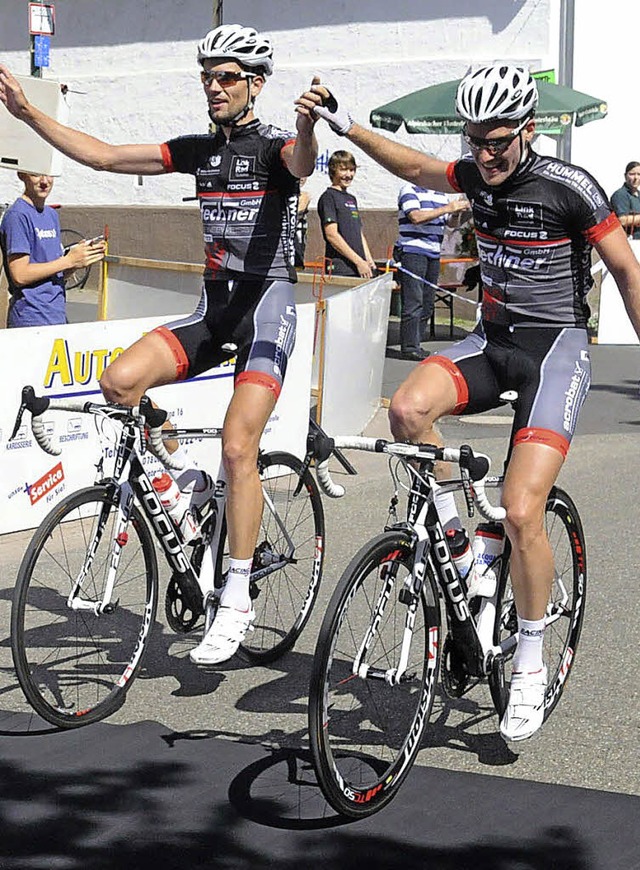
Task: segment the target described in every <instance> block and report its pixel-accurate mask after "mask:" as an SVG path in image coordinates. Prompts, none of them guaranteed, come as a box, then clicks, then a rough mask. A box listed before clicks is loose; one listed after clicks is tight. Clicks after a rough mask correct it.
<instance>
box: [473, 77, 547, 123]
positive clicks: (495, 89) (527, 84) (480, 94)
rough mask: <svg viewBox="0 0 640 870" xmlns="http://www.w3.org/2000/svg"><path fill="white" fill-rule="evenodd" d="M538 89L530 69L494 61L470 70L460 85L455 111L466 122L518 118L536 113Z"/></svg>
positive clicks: (515, 119)
mask: <svg viewBox="0 0 640 870" xmlns="http://www.w3.org/2000/svg"><path fill="white" fill-rule="evenodd" d="M537 104H538V89H537V87H536V83H535V81H534V79H533V78H532V77H531V74H530V73H529V70H528V69H525V67H522V66H512V65H511V64H505V63H502V64H498V63H497V64H492V65H491V66H483V67H480V69H477V70H475V71H474V72H470V73H467V75H466V76H465V77H464V78H463V79H462V81H461V82H460V84H459V85H458V91H457V93H456V111H457V112H458V114H459V115H461V116H462V117H463V118H464V119H465V120H466V121H471V122H472V123H474V124H482V123H483V122H484V121H498V120H505V121H518V120H520V119H522V118H526V117H528V116H529V115H533V113H534V112H535V109H536V106H537Z"/></svg>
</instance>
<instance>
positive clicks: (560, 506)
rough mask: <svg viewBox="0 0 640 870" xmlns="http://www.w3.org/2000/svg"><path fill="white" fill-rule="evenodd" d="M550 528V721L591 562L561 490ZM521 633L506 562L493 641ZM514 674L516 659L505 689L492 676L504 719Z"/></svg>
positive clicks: (550, 501) (553, 498)
mask: <svg viewBox="0 0 640 870" xmlns="http://www.w3.org/2000/svg"><path fill="white" fill-rule="evenodd" d="M545 527H546V530H547V536H548V538H549V543H550V545H551V551H552V553H553V561H554V576H553V584H552V587H551V596H550V598H549V604H548V605H547V613H546V628H545V633H544V647H543V652H542V657H543V659H544V662H545V664H546V666H547V671H548V683H547V691H546V693H545V701H544V705H545V710H544V718H545V720H546V719H547V718H548V717H549V716H550V715H551V713H552V712H553V710H554V708H555V706H556V704H557V703H558V701H559V700H560V696H561V695H562V692H563V690H564V688H565V685H566V682H567V679H568V677H569V674H570V672H571V668H572V666H573V663H574V659H575V654H576V649H577V647H578V641H579V640H580V632H581V630H582V622H583V619H584V607H585V597H586V592H587V558H586V546H585V539H584V532H583V530H582V523H581V521H580V516H579V514H578V510H577V508H576V506H575V505H574V503H573V501H572V500H571V498H570V497H569V496H568V495H567V493H566V492H564V491H563V490H562V489H559V488H558V487H554V488H553V489H552V490H551V492H550V493H549V497H548V498H547V504H546V507H545ZM517 630H518V622H517V614H516V606H515V600H514V595H513V588H512V586H511V578H510V576H509V563H508V561H507V563H506V565H505V567H504V570H503V571H502V573H501V576H500V582H499V586H498V599H497V605H496V625H495V632H494V642H495V643H500V641H502V640H504V639H505V638H507V637H509V636H511V635H513V634H514V633H515V632H517ZM510 674H511V657H509V658H508V659H507V661H506V662H505V684H504V685H501V684H500V683H499V681H498V675H497V674H496V673H491V674H490V675H489V687H490V689H491V695H492V698H493V701H494V705H495V707H496V710H497V712H498V715H499V716H500V717H502V715H503V713H504V710H505V706H506V702H507V700H508V691H507V684H508V682H509V680H510Z"/></svg>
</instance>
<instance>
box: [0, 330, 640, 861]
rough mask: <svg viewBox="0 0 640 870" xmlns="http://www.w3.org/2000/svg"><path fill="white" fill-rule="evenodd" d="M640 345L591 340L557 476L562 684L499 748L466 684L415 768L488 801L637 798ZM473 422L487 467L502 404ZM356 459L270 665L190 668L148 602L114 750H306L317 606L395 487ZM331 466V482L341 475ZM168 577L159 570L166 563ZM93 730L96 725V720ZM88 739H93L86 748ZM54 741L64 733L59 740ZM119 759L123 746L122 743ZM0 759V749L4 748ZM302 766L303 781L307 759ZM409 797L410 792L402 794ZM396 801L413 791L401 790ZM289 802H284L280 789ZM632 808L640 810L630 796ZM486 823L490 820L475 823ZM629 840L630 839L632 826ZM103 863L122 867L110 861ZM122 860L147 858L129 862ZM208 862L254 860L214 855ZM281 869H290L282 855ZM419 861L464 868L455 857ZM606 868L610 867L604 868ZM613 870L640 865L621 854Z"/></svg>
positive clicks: (4, 681)
mask: <svg viewBox="0 0 640 870" xmlns="http://www.w3.org/2000/svg"><path fill="white" fill-rule="evenodd" d="M426 346H427V347H437V346H438V345H437V344H432V345H426ZM639 353H640V351H639V350H638V349H637V348H612V347H606V348H605V347H598V346H594V347H593V348H592V358H593V375H594V377H593V387H592V390H591V393H590V396H589V398H588V400H587V403H586V405H585V408H584V410H583V413H582V417H581V420H580V425H579V429H578V433H577V435H576V437H575V439H574V443H573V445H572V448H571V451H570V453H569V457H568V460H567V462H566V464H565V467H564V469H563V471H562V473H561V481H560V482H561V484H562V485H563V486H564V487H565V488H566V489H567V490H568V492H569V493H570V494H571V495H572V497H573V498H574V501H575V502H576V504H577V505H578V508H579V510H580V513H581V516H582V519H583V524H584V527H585V532H586V537H587V544H588V553H587V556H588V583H589V585H588V598H587V608H586V617H585V624H584V628H583V633H582V638H581V642H580V646H579V649H578V652H577V656H576V662H575V666H574V670H573V674H572V678H571V680H570V681H569V685H568V688H567V690H566V692H565V694H564V695H563V698H562V700H561V702H560V704H559V706H558V708H557V709H556V711H555V712H554V714H553V716H552V717H551V718H550V719H549V721H548V722H547V723H546V724H545V726H544V728H543V729H542V730H541V732H540V733H539V734H538V735H536V736H535V737H534V738H533V739H532V740H530V741H526V742H525V743H524V744H518V745H517V746H515V747H513V746H512V747H509V746H507V745H506V744H505V743H504V742H503V741H502V740H501V739H500V737H499V736H498V735H497V719H496V716H495V714H494V712H493V708H492V705H491V701H490V698H489V695H488V691H487V690H486V689H485V688H483V687H477V688H476V689H474V690H472V692H471V693H470V694H468V695H466V696H464V697H463V698H462V699H460V700H458V701H452V700H450V699H446V698H445V697H444V696H439V697H438V699H437V701H436V705H435V707H434V712H433V715H432V719H431V727H430V729H429V731H428V734H427V737H426V739H425V741H424V746H423V749H422V750H421V752H420V755H419V759H418V765H420V766H421V768H422V769H423V770H424V772H425V775H426V774H428V773H429V771H433V770H440V771H451V772H460V773H465V774H470V775H479V774H485V775H489V776H494V777H499V778H501V779H500V780H496V793H495V798H496V799H498V798H499V795H500V794H503V793H504V792H503V786H502V785H501V783H503V782H504V778H506V779H507V780H514V781H523V782H536V783H543V784H544V783H546V784H553V785H555V786H573V787H581V788H583V789H589V790H593V793H594V794H603V795H606V794H607V793H619V794H620V795H630V796H632V795H633V796H639V795H640V765H639V764H638V745H639V738H640V679H639V678H638V651H637V635H638V616H637V607H636V601H637V589H638V582H639V581H638V566H640V540H639V536H638V535H637V533H636V528H637V515H638V507H637V498H636V493H637V491H638V484H637V476H638V474H637V465H638V461H637V456H638V443H637V425H638V424H637V420H638V419H639V418H640V413H639V412H640V400H639V398H638V389H637V388H638V376H639V369H640V367H639V366H638V360H639V359H640V357H639ZM410 365H411V364H410V363H406V362H403V361H401V360H397V359H393V358H389V359H388V360H387V365H386V368H385V383H384V388H383V393H384V395H385V396H387V397H389V396H390V395H391V394H392V393H393V390H394V389H395V386H396V385H397V384H398V383H399V382H400V381H401V380H402V379H403V378H404V377H405V376H406V373H407V372H408V370H409V367H410ZM482 417H483V418H484V419H480V418H479V419H477V420H474V421H470V420H469V419H468V418H462V419H456V420H450V421H446V422H445V424H444V425H443V433H444V435H445V438H446V440H448V441H449V442H450V443H453V444H460V443H464V442H467V441H468V442H471V443H473V445H474V446H476V447H477V448H478V449H480V450H483V451H485V452H487V453H488V454H489V455H490V456H491V457H492V458H493V459H494V462H495V464H494V468H499V467H500V463H501V459H502V455H503V452H504V448H505V443H506V438H507V437H508V432H509V423H510V421H509V417H508V412H507V411H506V410H504V409H501V410H500V411H499V412H495V413H491V414H487V415H482ZM387 425H388V424H387V420H386V413H385V412H384V411H381V412H379V413H378V415H377V416H376V418H375V420H374V421H372V423H371V425H370V427H369V430H368V431H369V433H370V434H380V435H383V434H385V433H387V432H388V428H387ZM352 458H353V461H354V464H355V465H356V467H357V468H358V472H359V473H358V475H357V476H356V477H346V476H344V477H341V478H340V479H341V480H342V481H343V482H344V483H345V484H346V485H347V488H348V494H347V496H346V497H345V498H344V499H342V500H339V501H329V500H325V511H326V515H327V558H326V563H325V573H324V578H323V583H322V589H321V593H320V599H319V601H318V603H317V605H316V609H315V612H314V614H313V616H312V619H311V621H310V623H309V625H308V626H307V628H306V629H305V632H304V633H303V635H302V637H301V638H300V640H299V642H298V644H297V646H296V648H295V649H294V650H293V651H292V652H291V653H289V654H287V655H286V656H285V657H284V658H283V659H281V660H280V661H278V662H276V663H275V664H273V665H272V666H270V667H268V668H263V667H255V666H252V665H250V664H249V663H248V662H247V661H245V660H244V659H243V658H242V657H241V656H238V657H236V658H235V659H234V660H232V661H231V662H229V663H228V664H226V665H223V666H219V667H216V668H215V669H208V670H206V669H199V668H197V667H195V666H193V665H192V664H191V663H190V661H189V659H188V650H189V648H190V647H191V646H193V645H195V643H196V642H197V638H191V637H186V638H185V637H178V636H176V635H174V634H172V633H171V632H170V630H169V629H168V628H167V626H166V625H165V624H164V616H163V614H162V612H161V611H162V608H159V610H158V624H157V625H156V626H155V629H154V639H153V644H152V648H151V650H150V651H149V655H148V657H147V660H146V662H145V668H144V674H143V675H142V676H141V677H140V678H139V679H138V680H137V681H136V682H135V684H134V686H133V687H132V689H131V691H130V693H129V695H128V698H127V701H126V703H125V705H124V706H123V707H122V708H121V710H120V711H118V712H117V713H116V714H114V715H113V716H112V717H111V719H110V720H109V725H112V726H116V727H118V726H126V727H125V728H120V729H119V731H118V733H119V734H120V737H119V738H118V739H119V740H120V743H119V744H118V745H121V746H124V744H126V743H127V740H129V739H134V736H135V734H137V733H138V732H137V731H136V730H135V729H136V728H139V726H140V723H145V722H149V721H151V722H152V723H156V724H155V725H154V728H156V726H157V728H159V730H160V732H161V734H162V735H163V738H162V739H163V740H164V741H165V744H166V741H167V740H173V741H174V743H175V741H176V740H180V739H183V738H185V737H187V738H188V739H190V740H200V739H202V740H206V739H213V740H215V739H216V738H220V739H222V740H225V741H232V742H234V743H238V742H239V743H244V744H257V745H258V746H262V747H269V748H270V750H271V751H272V752H273V751H276V752H277V751H279V750H280V749H282V750H283V751H284V750H291V751H293V752H299V751H304V749H305V747H306V746H307V745H308V744H307V723H306V714H307V686H308V675H309V669H310V663H311V657H312V653H313V649H314V645H315V641H316V637H317V631H318V626H319V622H320V620H321V618H322V614H323V611H324V604H325V603H326V601H327V598H328V596H329V594H330V593H331V591H332V589H333V588H334V585H335V582H336V580H337V578H338V577H339V575H340V573H341V571H342V569H343V567H344V565H345V564H346V562H347V561H348V559H349V558H350V557H351V556H352V555H353V553H354V552H355V551H356V549H357V548H358V547H359V546H360V545H361V544H362V543H363V542H364V541H365V540H366V539H367V538H368V537H370V536H372V535H373V534H375V533H377V532H378V531H379V530H380V528H381V526H382V525H383V524H384V522H385V520H386V516H387V512H386V505H387V503H388V499H389V496H390V494H391V486H390V483H389V475H388V471H387V467H386V463H385V461H384V460H383V459H382V458H381V457H379V456H370V455H364V454H358V455H357V457H355V456H354V457H352ZM336 471H337V476H338V477H339V476H340V472H339V470H338V469H336ZM28 538H29V534H28V533H19V534H15V535H10V536H3V537H1V538H0V564H1V565H2V569H1V582H0V625H2V626H4V631H3V639H2V640H1V641H0V734H2V735H4V736H5V737H6V738H11V737H15V738H18V737H20V738H23V739H21V740H20V741H18V742H17V743H16V742H15V741H10V744H9V743H7V744H6V745H7V746H9V745H11V747H12V748H11V750H10V752H11V755H12V757H13V756H16V758H17V759H18V760H20V759H21V760H22V763H24V765H27V764H28V763H29V759H30V758H31V757H32V756H33V753H34V751H40V753H41V754H44V749H43V748H42V746H41V748H40V750H37V747H38V746H40V744H39V743H38V741H40V740H50V733H51V729H48V728H47V727H46V726H44V725H43V723H42V722H40V721H39V720H38V719H37V718H36V717H34V716H31V715H30V714H29V708H28V706H27V704H26V702H25V701H24V699H23V698H22V696H21V694H20V691H19V689H18V688H17V686H16V681H15V676H14V674H13V669H12V667H11V660H10V654H9V641H8V626H9V612H10V597H11V587H12V583H13V578H14V577H15V574H16V571H17V566H18V563H19V561H20V558H21V556H22V553H23V551H24V548H25V546H26V543H27V541H28ZM164 576H165V578H166V576H167V572H166V570H165V572H164ZM96 728H97V729H108V726H96ZM132 729H133V730H132ZM154 733H155V732H154ZM98 734H100V735H101V736H100V739H99V740H98V741H97V742H96V738H97V735H98ZM112 734H113V732H112V731H108V730H107V731H99V730H95V729H94V727H93V726H92V727H90V728H87V729H82V734H81V735H80V736H78V737H75V738H73V740H74V741H75V743H74V744H73V745H74V746H75V747H76V749H74V751H75V752H81V753H85V754H86V756H87V757H91V756H92V754H93V753H98V755H100V751H101V749H100V746H101V745H102V744H103V742H104V746H107V745H108V746H111V743H110V742H109V740H110V739H115V738H110V737H108V736H105V735H112ZM48 735H49V736H48ZM127 735H129V736H127ZM156 736H157V735H156ZM24 738H27V739H24ZM60 739H61V740H66V741H68V740H71V738H70V737H68V736H67V735H62V736H61V737H60ZM150 739H151V738H150ZM33 740H35V741H36V742H35V743H34V742H32V741H33ZM122 741H124V743H123V742H122ZM160 742H162V741H160ZM48 745H49V746H50V747H51V748H50V750H48V751H54V752H55V745H54V744H48ZM58 745H59V746H62V745H63V744H62V743H59V744H58ZM154 745H155V744H154ZM172 745H173V744H172ZM212 745H213V744H212ZM216 745H217V744H216ZM78 746H80V747H81V749H78V748H77V747H78ZM165 748H166V747H165ZM8 751H9V750H7V752H8ZM149 751H151V750H149ZM123 752H124V753H125V755H126V751H125V750H123ZM1 753H2V749H1V745H0V757H1ZM251 753H253V754H251ZM116 754H117V751H116ZM160 754H161V753H160ZM205 754H206V752H205ZM249 755H250V758H249V759H248V760H249V761H251V762H252V763H258V760H259V758H260V757H261V756H260V755H259V753H258V754H256V752H255V750H251V752H249ZM47 757H49V756H47ZM234 758H235V756H234ZM5 760H6V759H5ZM40 763H41V766H43V767H44V768H45V769H46V768H47V764H49V763H51V764H54V762H53V760H51V762H48V761H47V760H46V758H45V759H44V760H43V759H40ZM306 769H307V775H308V764H307V768H306ZM416 775H417V774H416ZM447 781H448V780H447ZM417 782H418V780H416V783H417ZM464 782H465V783H466V782H467V780H465V781H464ZM560 794H562V795H565V798H566V800H567V801H570V800H571V794H577V793H572V792H561V791H558V792H551V793H550V795H555V797H549V796H546V797H545V798H544V800H545V802H546V803H545V805H546V806H547V807H548V800H549V799H551V800H560V798H559V797H558V796H559V795H560ZM589 794H591V792H589ZM410 795H413V796H412V797H411V798H410ZM545 795H546V793H545ZM298 797H299V789H298ZM405 798H406V800H409V799H411V800H419V797H418V798H416V797H415V790H414V791H413V792H412V790H411V787H410V786H409V785H407V792H406V796H405ZM225 800H226V798H225ZM287 800H289V801H291V800H292V798H291V796H289V797H288V798H287ZM563 800H564V798H563ZM316 802H317V796H316ZM562 805H563V806H564V804H562ZM403 806H404V807H406V806H407V805H406V804H402V803H401V798H398V802H397V803H394V804H393V805H392V807H395V808H396V810H395V811H396V812H398V811H400V808H401V807H403ZM633 806H635V807H636V809H638V808H640V803H638V804H634V805H633ZM298 812H299V816H300V813H301V812H302V811H301V810H300V809H299V808H298ZM389 812H391V810H389ZM590 812H593V813H594V818H595V814H597V813H598V810H597V809H595V808H594V809H592V810H590ZM294 815H295V813H294ZM320 815H322V813H320ZM390 818H391V817H389V819H390ZM169 824H170V822H169ZM483 824H485V825H486V824H487V822H486V820H484V822H483ZM590 824H591V823H590V822H589V820H588V819H585V820H584V834H585V836H588V833H587V831H588V829H589V827H590ZM632 838H633V839H634V842H636V841H637V842H636V845H637V846H640V835H638V833H637V831H636V833H635V835H632ZM1 855H2V852H1V851H0V857H1ZM469 860H471V859H470V858H469ZM522 860H523V861H524V859H522ZM7 866H10V865H9V864H7ZM15 866H16V867H17V866H20V867H22V866H25V867H26V866H53V864H47V865H44V864H42V865H39V864H37V863H35V864H33V865H30V864H27V863H25V864H19V865H18V864H16V865H15ZM56 866H58V865H56ZM59 866H63V867H67V866H69V867H76V866H80V865H76V864H73V863H70V864H60V865H59ZM85 866H92V865H90V864H86V865H85ZM95 866H98V865H97V864H96V865H95ZM99 866H111V865H109V864H104V865H103V864H100V865H99ZM113 866H119V865H118V864H117V863H114V864H113ZM131 866H143V865H142V864H139V865H136V864H135V862H134V864H132V865H131ZM145 866H146V865H145ZM158 866H160V865H158ZM162 866H165V865H162ZM166 866H169V864H166ZM171 866H173V865H171ZM185 866H186V865H185ZM190 866H196V865H195V864H192V865H190ZM197 866H200V865H197ZM212 866H214V865H212ZM220 866H225V867H226V866H229V867H232V866H233V867H235V866H251V864H250V862H248V863H247V864H246V865H245V864H243V863H242V862H239V863H237V864H234V863H229V864H226V863H223V864H220ZM261 866H272V865H271V864H268V865H267V864H265V865H261ZM283 866H285V865H283ZM286 866H287V867H290V866H291V867H294V866H302V865H298V864H296V863H291V864H286ZM335 866H338V864H336V865H335ZM344 866H346V865H344ZM372 866H373V865H372ZM375 866H385V865H384V864H380V865H377V864H376V865H375ZM386 866H396V864H391V863H389V864H388V865H386ZM397 866H400V863H398V864H397ZM407 866H408V865H407ZM411 866H413V865H411ZM415 866H427V865H426V864H424V865H422V864H420V865H418V864H416V865H415ZM429 866H434V867H437V866H442V867H445V866H446V867H447V868H448V867H453V866H456V867H466V866H470V865H467V864H466V863H464V862H462V863H459V864H454V863H450V864H444V863H442V864H441V865H439V864H437V863H436V864H433V865H431V864H430V865H429ZM478 866H480V865H478ZM482 866H487V867H488V866H507V865H506V864H505V865H502V864H495V865H493V864H487V865H482ZM508 866H512V865H511V864H509V865H508ZM513 866H515V865H513ZM517 866H523V867H525V866H527V867H529V866H531V867H534V866H535V867H538V866H540V867H543V866H545V867H553V866H562V867H574V866H575V867H576V868H583V867H587V866H588V867H604V866H605V864H604V863H601V864H597V863H588V862H587V863H576V864H570V863H567V864H556V865H554V864H553V863H552V862H547V863H540V864H537V863H536V864H534V863H531V864H527V863H522V864H518V865H517ZM606 866H607V867H609V866H611V867H616V866H618V865H617V864H616V863H615V861H613V862H612V863H609V864H606ZM619 866H620V867H622V866H625V867H631V866H640V864H635V865H634V864H633V863H628V862H626V863H625V864H624V865H623V864H620V865H619Z"/></svg>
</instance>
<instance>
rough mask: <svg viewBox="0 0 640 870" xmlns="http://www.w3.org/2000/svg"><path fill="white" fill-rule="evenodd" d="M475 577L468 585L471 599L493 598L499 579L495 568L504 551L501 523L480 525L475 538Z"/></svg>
mask: <svg viewBox="0 0 640 870" xmlns="http://www.w3.org/2000/svg"><path fill="white" fill-rule="evenodd" d="M472 549H473V559H474V568H473V576H472V577H471V578H470V580H469V583H468V588H469V598H474V597H475V596H481V597H483V598H492V597H493V596H494V595H495V594H496V589H497V586H498V577H497V574H496V570H495V566H496V562H497V559H498V556H500V555H502V551H503V549H504V527H503V526H502V524H501V523H478V527H477V528H476V533H475V535H474V538H473V548H472Z"/></svg>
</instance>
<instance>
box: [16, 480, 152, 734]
mask: <svg viewBox="0 0 640 870" xmlns="http://www.w3.org/2000/svg"><path fill="white" fill-rule="evenodd" d="M117 517H118V509H117V506H116V503H115V495H114V494H113V491H112V490H111V489H109V488H107V487H106V486H94V487H89V488H87V489H84V490H80V491H78V492H76V493H73V494H72V495H70V496H68V497H67V498H65V499H63V500H62V501H61V502H60V503H59V504H58V505H56V506H55V508H54V509H53V510H52V511H51V512H50V513H49V514H48V515H47V516H46V517H45V519H44V520H43V521H42V523H41V524H40V526H39V528H38V529H37V530H36V532H35V534H34V536H33V538H32V540H31V542H30V544H29V546H28V548H27V551H26V552H25V555H24V558H23V560H22V564H21V565H20V570H19V572H18V579H17V582H16V589H15V594H14V602H13V608H12V612H11V649H12V653H13V661H14V665H15V668H16V672H17V675H18V680H19V682H20V685H21V687H22V690H23V691H24V694H25V696H26V697H27V700H28V701H29V702H30V704H31V705H32V707H33V708H34V710H35V711H36V712H37V713H39V714H40V716H42V717H43V718H44V719H46V720H47V721H48V722H51V724H53V725H57V726H58V727H60V728H74V727H77V726H79V725H84V724H88V723H89V722H96V721H98V720H100V719H103V718H104V717H105V716H108V715H109V714H110V713H112V712H113V711H114V710H115V709H117V708H118V707H119V706H120V704H121V703H122V701H123V700H124V696H125V694H126V692H127V690H128V689H129V688H130V686H131V684H132V682H133V680H134V678H135V676H136V673H137V671H138V668H139V667H140V663H141V660H142V656H143V653H144V650H145V648H146V646H147V642H148V640H149V632H150V630H151V627H152V625H153V622H154V619H155V614H156V607H157V603H158V566H157V561H156V555H155V551H154V547H153V540H152V538H151V533H150V532H149V529H148V527H147V524H146V522H145V520H144V518H143V516H142V514H141V512H140V511H139V509H138V508H137V507H135V506H134V507H133V509H132V512H131V517H130V520H129V523H128V526H127V529H126V531H122V530H120V531H118V528H117ZM118 552H119V558H118V563H117V571H116V575H115V584H114V587H113V590H112V591H111V593H110V594H108V595H107V597H106V598H105V588H106V583H107V577H108V574H109V567H110V565H111V564H112V563H113V560H114V557H115V556H116V555H117V554H118Z"/></svg>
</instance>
